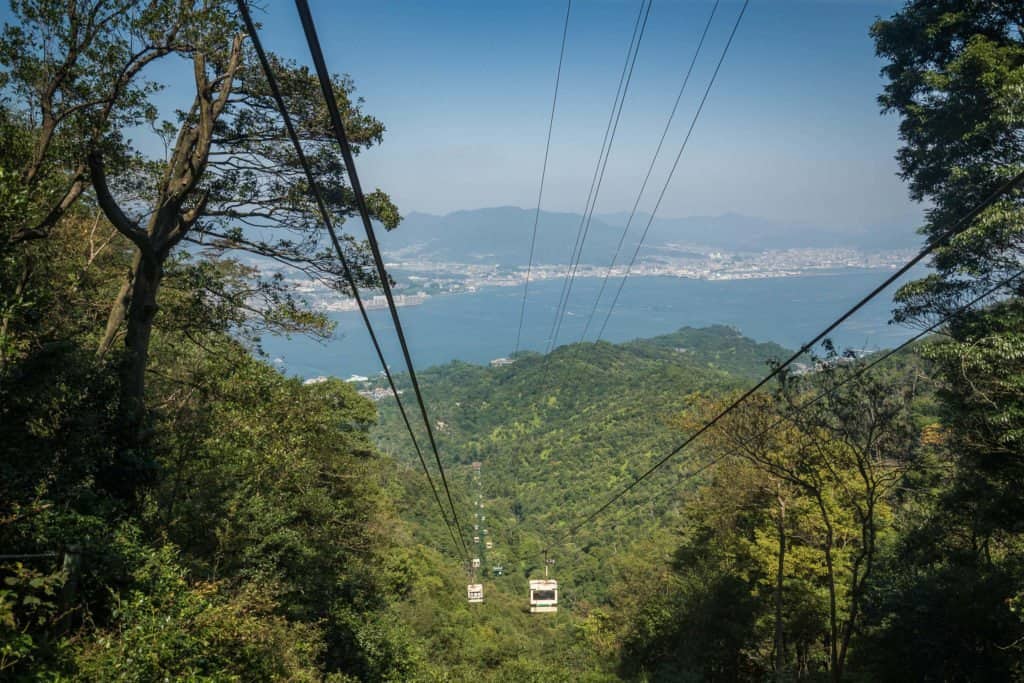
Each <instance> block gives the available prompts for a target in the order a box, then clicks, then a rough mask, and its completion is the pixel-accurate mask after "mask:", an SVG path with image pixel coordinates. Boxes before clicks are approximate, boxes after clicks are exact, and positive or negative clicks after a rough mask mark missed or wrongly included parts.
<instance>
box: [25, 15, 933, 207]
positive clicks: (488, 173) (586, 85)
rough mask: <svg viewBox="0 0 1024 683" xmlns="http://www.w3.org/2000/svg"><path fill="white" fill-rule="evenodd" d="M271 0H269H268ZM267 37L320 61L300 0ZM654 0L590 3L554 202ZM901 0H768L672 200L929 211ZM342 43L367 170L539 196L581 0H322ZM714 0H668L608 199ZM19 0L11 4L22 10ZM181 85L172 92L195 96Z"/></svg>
mask: <svg viewBox="0 0 1024 683" xmlns="http://www.w3.org/2000/svg"><path fill="white" fill-rule="evenodd" d="M257 4H258V3H257ZM263 4H264V5H265V7H266V11H264V12H257V20H258V21H261V22H262V23H263V26H264V28H263V31H262V36H263V40H264V43H265V44H266V46H267V47H268V48H269V49H271V50H274V51H276V52H279V53H281V54H283V55H286V56H289V57H293V58H295V59H298V60H300V61H303V62H307V63H308V61H309V59H308V53H307V51H306V46H305V43H304V41H303V39H302V32H301V28H300V26H299V21H298V17H297V15H296V13H295V9H294V5H293V3H291V2H286V1H284V0H272V1H270V2H265V3H263ZM639 4H640V0H630V1H628V2H627V1H625V0H621V1H620V0H576V1H575V2H574V3H573V8H572V14H571V18H570V24H569V35H568V43H567V47H566V57H565V66H564V69H563V72H562V87H561V91H560V93H559V102H558V110H557V113H556V118H555V127H554V136H553V141H552V149H551V158H550V162H549V167H548V182H547V186H546V189H545V198H544V208H546V209H550V210H557V211H575V212H580V211H582V210H583V206H584V203H585V201H586V193H587V189H588V187H589V183H590V178H591V175H592V173H593V168H594V164H595V161H596V157H597V154H598V151H599V148H600V144H601V138H602V135H603V133H604V127H605V124H606V122H607V120H608V114H609V111H610V108H611V101H612V97H613V95H614V92H615V87H616V84H617V83H618V78H619V74H620V72H621V69H622V64H623V61H624V58H625V52H626V47H627V44H628V42H629V38H630V35H631V33H632V28H633V22H634V19H635V17H636V13H637V9H638V7H639ZM899 4H900V3H895V2H859V1H853V0H850V1H842V0H834V1H827V0H819V1H817V2H809V1H808V2H802V1H796V0H752V1H751V3H750V6H749V8H748V10H747V13H746V16H745V17H744V19H743V23H742V24H741V25H740V29H739V32H738V33H737V36H736V39H735V41H734V43H733V46H732V49H731V50H730V52H729V54H728V56H727V57H726V61H725V64H724V66H723V68H722V71H721V73H720V74H719V77H718V80H717V82H716V84H715V88H714V90H713V91H712V93H711V96H710V99H709V100H708V104H707V105H706V106H705V109H704V112H703V115H702V118H701V120H700V121H699V122H698V124H697V128H696V130H695V132H694V135H693V138H692V139H691V141H690V144H689V146H688V148H687V151H686V154H685V155H684V157H683V161H682V162H681V165H680V168H679V170H678V171H677V173H676V175H675V178H674V180H673V182H672V185H671V187H670V190H669V194H668V196H667V197H666V199H665V201H664V203H663V204H662V207H661V210H660V212H659V215H663V216H666V217H669V216H688V215H701V214H720V213H725V212H729V211H735V212H739V213H745V214H750V215H756V216H762V217H766V218H772V219H781V220H792V221H800V222H810V223H817V224H821V225H825V226H830V227H839V226H845V225H865V224H874V223H890V222H892V221H893V219H902V220H906V221H908V222H913V217H914V215H915V214H916V213H917V208H916V207H915V206H914V205H912V204H911V203H910V202H909V201H908V200H907V199H906V190H905V187H904V186H903V184H902V182H901V181H900V180H899V179H898V178H896V176H895V170H896V167H895V163H894V162H893V154H894V152H895V151H896V148H897V145H898V140H897V137H896V126H897V119H896V118H895V117H894V116H882V115H881V114H880V112H879V109H878V106H877V104H876V100H875V98H876V97H877V95H878V93H879V91H880V89H881V86H882V80H881V77H880V75H879V68H880V67H881V62H880V61H879V60H877V59H876V58H875V56H874V48H873V45H872V42H871V40H870V38H869V36H868V27H869V26H870V24H871V22H872V21H873V20H874V19H875V18H876V17H879V16H888V15H890V14H892V13H893V12H894V11H895V10H896V9H897V8H898V7H899ZM311 5H312V9H313V13H314V16H315V17H316V19H317V21H318V25H319V29H320V34H321V41H322V42H323V44H324V50H325V53H326V58H327V61H328V64H329V66H330V68H331V69H332V70H334V71H338V72H344V73H348V74H350V75H351V76H352V77H353V78H354V79H355V82H356V84H357V87H358V94H359V95H361V96H362V97H364V98H365V100H366V103H365V108H366V111H367V112H369V113H371V114H373V115H375V116H377V117H378V118H380V119H381V120H382V121H384V123H385V124H386V125H387V129H388V130H387V133H386V136H385V140H384V143H383V144H382V145H381V146H380V147H378V148H375V149H373V150H370V151H368V152H366V153H365V154H363V155H362V156H361V157H360V158H359V171H360V175H361V177H362V179H363V184H364V186H367V187H380V188H382V189H384V190H386V191H388V192H390V193H391V195H392V197H393V198H394V199H395V200H396V202H397V203H398V205H399V207H400V209H401V210H402V211H403V212H410V211H426V212H431V213H444V212H448V211H454V210H458V209H467V208H477V207H485V206H497V205H517V206H523V207H533V206H534V205H535V202H536V196H537V188H538V183H539V176H540V169H541V161H542V158H543V146H544V139H545V135H546V133H547V120H548V112H549V109H550V106H551V95H552V91H553V86H554V75H555V67H556V65H557V60H558V49H559V42H560V38H561V31H562V20H563V17H564V12H565V3H564V2H558V1H553V0H552V1H543V2H541V1H537V0H514V1H513V0H510V1H508V2H504V1H503V2H497V1H494V0H486V1H482V0H475V1H472V2H471V1H466V2H451V1H444V0H439V1H436V2H425V1H423V0H399V1H387V2H384V1H381V2H360V3H350V2H336V1H334V0H312V1H311ZM711 5H712V3H711V2H705V1H703V0H701V1H696V0H695V1H692V2H691V1H683V0H655V2H654V7H653V9H652V11H651V16H650V21H649V23H648V26H647V32H646V35H645V36H644V39H643V43H642V45H641V48H640V54H639V58H638V60H637V64H636V71H635V74H634V77H633V82H632V85H631V88H630V91H629V94H628V97H627V100H626V103H625V108H624V110H623V114H622V120H621V122H620V124H619V132H618V137H617V138H616V140H615V146H614V148H613V150H612V155H611V159H610V162H609V165H608V172H607V175H606V177H605V181H604V185H603V189H602V192H601V196H600V198H599V201H598V204H597V212H598V213H610V212H615V211H623V210H628V209H629V207H630V206H631V205H632V203H633V200H634V198H635V197H636V193H637V191H638V190H639V186H640V183H641V181H642V179H643V174H644V172H645V171H646V168H647V165H648V163H649V160H650V157H651V154H652V153H653V151H654V148H655V145H656V144H657V139H658V136H659V135H660V132H661V129H662V127H663V126H664V122H665V119H666V117H667V115H668V112H669V109H670V108H671V105H672V102H673V100H674V98H675V96H676V92H677V90H678V88H679V84H680V83H681V81H682V76H683V73H684V71H685V69H686V66H687V65H688V63H689V60H690V58H691V55H692V53H693V50H694V48H695V46H696V43H697V40H698V38H699V36H700V32H701V30H702V28H703V26H704V23H705V21H706V19H707V16H708V13H709V12H710V10H711ZM739 8H740V4H739V2H734V1H732V0H723V2H722V3H721V5H720V6H719V9H718V12H717V15H716V19H715V23H714V27H713V28H712V31H711V33H710V34H709V37H708V40H707V42H706V43H705V49H704V52H703V53H702V55H701V58H700V61H699V63H698V68H697V71H696V72H695V74H694V76H693V78H692V79H691V82H690V86H689V88H688V90H687V95H685V96H684V103H683V105H682V106H681V107H680V112H679V114H677V117H676V123H675V125H674V127H673V130H672V132H670V134H669V138H668V140H667V142H666V149H665V151H664V152H663V154H662V158H663V162H662V163H660V164H659V165H658V167H657V168H656V170H655V174H654V176H653V178H652V183H651V185H652V187H651V189H649V191H648V195H647V199H645V201H644V202H643V203H642V204H641V210H643V209H645V208H650V206H651V205H652V203H653V201H654V198H655V196H656V192H654V191H652V190H656V189H659V188H660V187H661V184H662V183H663V181H664V177H665V176H664V174H665V172H666V171H667V168H668V165H669V163H670V161H671V158H672V157H674V156H675V152H676V150H677V149H678V145H679V143H680V142H681V140H682V137H683V135H684V134H685V132H686V128H687V126H688V125H689V121H690V118H691V116H692V114H693V112H694V110H695V109H696V106H697V102H698V101H699V97H700V95H701V94H702V92H703V90H704V87H705V85H706V83H707V78H708V77H709V76H710V73H711V70H712V69H713V67H714V63H715V62H716V61H717V59H718V56H719V54H720V52H721V49H722V47H723V45H724V43H725V40H726V37H727V35H728V32H729V30H730V29H731V26H732V23H733V21H734V20H735V17H736V15H737V13H738V11H739ZM5 14H6V12H5ZM183 67H184V65H183V64H181V63H178V64H177V65H174V66H173V67H172V65H170V64H165V65H164V66H162V67H161V73H160V77H161V78H166V77H168V76H169V74H170V73H174V74H175V75H178V74H180V76H181V77H182V78H184V79H185V80H182V81H180V82H181V83H182V85H183V87H182V88H176V87H172V88H170V89H169V91H168V92H166V93H165V94H162V95H161V96H160V97H161V100H162V101H164V102H165V103H167V102H170V101H172V99H174V98H175V96H177V97H181V96H185V97H189V93H188V92H187V91H186V90H185V88H186V87H187V85H188V80H187V79H188V76H189V73H188V71H189V70H188V69H187V68H183Z"/></svg>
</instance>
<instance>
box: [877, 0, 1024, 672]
mask: <svg viewBox="0 0 1024 683" xmlns="http://www.w3.org/2000/svg"><path fill="white" fill-rule="evenodd" d="M1022 26H1024V7H1022V6H1021V4H1020V3H1019V2H1012V1H1008V0H1004V1H999V2H952V1H951V0H944V1H942V2H925V1H923V0H913V1H911V2H907V4H906V5H905V6H904V8H903V9H902V10H901V11H900V12H898V13H896V14H895V15H893V16H892V17H890V18H889V19H886V20H880V21H878V22H877V23H876V24H875V25H874V26H873V27H872V36H873V37H874V39H875V45H876V50H877V53H878V55H879V56H880V57H881V58H883V59H885V60H886V62H887V64H886V66H885V67H884V68H883V70H882V73H883V75H884V76H885V77H886V78H887V79H888V82H887V84H886V86H885V89H884V91H883V93H882V95H881V96H880V98H879V102H880V103H881V105H882V108H883V110H884V111H886V112H893V113H896V114H897V115H899V117H900V119H901V121H900V136H901V139H902V141H903V145H902V146H901V148H900V150H899V152H898V154H897V160H898V161H899V164H900V170H901V175H902V177H903V178H904V179H906V180H907V181H908V182H909V184H910V191H911V197H912V198H914V199H915V200H918V201H927V202H929V203H930V204H931V208H930V209H929V210H928V212H927V219H928V220H927V223H926V224H925V226H924V227H923V228H922V232H923V233H924V234H925V235H926V236H928V237H934V236H936V235H938V234H940V233H941V232H943V231H944V230H946V229H948V226H949V225H950V223H952V221H953V220H955V219H956V218H957V217H959V215H961V214H963V213H966V211H967V210H968V208H969V207H971V206H972V205H973V204H975V203H976V202H978V201H979V200H980V199H981V198H982V197H984V196H985V195H987V194H988V193H989V192H991V191H992V190H993V189H994V188H995V187H996V186H998V185H999V184H1001V183H1002V182H1005V180H1007V179H1008V178H1010V177H1012V176H1014V175H1015V174H1017V173H1019V172H1020V171H1021V169H1022V168H1024V33H1022ZM1022 256H1024V198H1022V194H1021V192H1020V190H1019V188H1018V189H1017V190H1016V191H1014V192H1012V193H1010V194H1009V195H1007V196H1006V197H1004V198H1003V199H1002V200H1000V201H998V202H996V203H995V204H994V205H993V206H991V207H990V208H989V209H987V210H986V211H984V212H983V213H981V214H980V215H979V216H978V217H977V218H976V219H975V220H974V221H972V222H971V223H970V224H969V225H967V226H966V227H965V228H964V229H963V230H962V231H961V232H960V234H958V235H957V236H956V237H954V238H952V239H951V240H949V241H948V243H945V244H942V245H940V246H939V247H938V248H937V249H936V251H935V255H934V258H933V264H932V265H933V267H934V269H935V272H934V274H932V275H930V276H928V277H926V278H923V279H921V280H918V281H916V282H913V283H910V284H908V285H906V286H904V287H903V288H901V289H900V291H899V292H898V293H897V302H898V304H899V308H898V309H897V311H896V318H897V319H898V320H901V321H911V322H917V323H923V322H928V321H933V320H937V319H939V318H942V317H944V316H946V315H949V314H950V313H952V312H955V311H956V309H957V308H958V307H959V306H960V305H961V304H962V302H965V301H967V300H969V299H972V298H974V297H975V296H976V295H977V294H979V293H981V292H983V291H985V290H987V289H989V288H991V287H994V286H997V285H998V284H999V283H1001V282H1003V281H1004V280H1006V279H1007V278H1009V277H1010V276H1012V275H1013V274H1015V273H1017V272H1018V271H1019V270H1020V269H1021V263H1022ZM1022 294H1024V283H1022V279H1021V278H1017V279H1016V280H1012V281H1010V282H1009V283H1008V284H1006V285H1005V286H1003V287H1002V289H1001V291H1000V292H999V298H998V300H997V301H996V302H995V303H989V304H988V305H987V306H986V307H984V308H979V309H976V310H973V311H968V312H962V313H959V314H957V315H955V316H954V317H953V319H952V321H951V322H950V324H949V325H948V326H947V329H946V330H945V332H946V335H945V336H944V337H942V338H941V339H938V340H936V341H935V342H934V343H932V344H929V345H928V346H926V347H925V349H924V354H925V355H926V357H927V358H929V359H930V360H931V361H932V362H933V363H932V367H933V370H934V374H935V376H936V377H937V378H938V379H940V381H941V386H940V389H939V397H940V400H941V408H942V411H941V420H942V428H943V429H942V433H943V435H944V436H943V438H942V440H941V445H942V448H943V450H944V451H945V452H946V453H947V454H948V456H949V458H950V460H951V461H952V462H953V463H954V468H953V472H952V475H951V476H950V477H948V479H947V481H946V482H945V485H944V486H943V487H942V490H941V491H940V495H939V499H938V501H937V504H936V505H935V506H934V507H933V508H932V509H931V510H930V516H929V517H928V518H927V519H924V520H919V521H916V522H915V524H914V525H913V526H912V527H911V528H910V529H909V530H908V535H907V541H906V543H904V544H903V547H902V549H901V553H902V557H903V558H904V560H905V561H906V562H907V563H912V564H913V565H914V568H913V570H912V571H906V572H901V573H897V576H898V577H899V580H898V581H896V582H895V583H896V586H895V587H894V588H893V590H892V593H891V598H890V599H889V601H888V602H887V604H888V605H889V606H890V607H891V608H892V609H894V610H897V611H896V613H895V614H894V615H893V616H892V617H891V618H889V617H887V618H886V619H887V620H888V621H887V622H886V623H887V626H886V627H885V628H884V630H885V631H886V634H887V636H888V637H890V638H891V639H892V640H894V641H896V642H899V641H901V640H903V639H905V638H906V637H907V635H906V634H908V633H911V632H913V633H921V634H925V635H926V637H925V638H923V641H924V642H925V643H926V644H927V645H926V650H925V652H926V654H924V655H923V656H920V657H916V659H920V660H921V664H922V666H925V667H926V669H924V670H927V671H935V670H939V671H943V672H944V673H943V674H941V675H944V676H947V675H951V676H955V675H956V673H955V672H956V671H961V670H964V669H963V667H964V666H965V664H964V663H966V662H972V661H976V660H975V659H974V658H975V657H976V653H978V652H986V653H988V656H986V657H985V658H984V659H985V661H986V662H987V664H986V670H987V671H988V672H990V675H992V676H993V677H1005V676H1006V675H1008V672H1009V671H1010V670H1011V669H1012V667H1013V665H1012V664H1010V663H1008V658H1012V657H1013V656H1017V657H1019V651H1020V649H1019V648H1020V644H1019V642H1016V639H1017V637H1018V636H1019V623H1018V624H1017V627H1016V628H1015V629H1007V625H1008V624H1014V623H1015V622H1018V620H1017V619H1016V616H1015V615H1014V614H1012V613H1011V611H1010V606H1011V605H1012V604H1013V599H1014V597H1015V596H1016V595H1017V594H1018V592H1019V591H1020V590H1021V589H1022V588H1024V579H1022V577H1024V544H1022V540H1024V539H1022V537H1021V528H1022V527H1021V523H1022V520H1024V505H1022V503H1021V497H1020V491H1021V488H1022V487H1024V335H1022V334H1021V330H1022V329H1024V327H1022V321H1024V308H1022V306H1024V304H1022ZM936 529H939V530H941V538H942V543H941V544H940V545H939V547H938V548H927V549H926V548H923V547H921V546H919V545H918V542H916V541H915V539H917V541H920V540H921V539H923V537H924V535H925V534H927V533H928V532H929V530H930V531H933V532H934V531H935V530H936ZM948 586H956V587H957V590H958V592H960V593H961V594H962V595H973V596H975V597H974V598H972V599H973V600H974V604H971V605H968V604H957V601H956V600H951V599H950V597H949V595H948V594H944V593H943V591H946V590H947V588H946V587H948ZM922 596H928V597H927V598H923V597H922ZM979 596H984V597H983V599H984V600H985V602H984V605H985V607H984V608H982V609H975V607H978V606H979V605H978V604H977V599H978V597H979ZM910 600H912V601H914V602H915V603H916V606H915V609H916V614H920V615H922V616H921V618H920V619H915V616H916V615H915V614H903V613H900V612H899V611H898V610H900V609H901V608H900V605H905V604H906V601H910ZM953 612H955V613H956V615H957V616H956V619H957V620H958V624H959V628H960V632H961V633H964V634H969V635H966V636H965V637H962V638H953V639H949V638H947V637H945V636H944V635H943V634H941V633H938V632H936V631H935V629H942V628H945V626H944V625H943V624H942V623H941V622H942V621H945V617H942V616H941V615H948V614H951V613H953ZM1000 633H1002V635H1005V638H1004V637H1001V636H1000V635H999V634H1000ZM1011 636H1012V637H1011ZM1008 653H1012V654H1008ZM906 664H907V663H904V664H901V666H905V665H906ZM968 668H969V667H968ZM922 675H932V674H930V673H928V674H925V673H922Z"/></svg>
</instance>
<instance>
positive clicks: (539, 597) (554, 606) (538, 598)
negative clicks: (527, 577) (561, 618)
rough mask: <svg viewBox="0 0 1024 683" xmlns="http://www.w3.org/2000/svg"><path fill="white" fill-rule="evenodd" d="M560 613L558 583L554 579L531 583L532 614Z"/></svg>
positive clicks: (537, 580)
mask: <svg viewBox="0 0 1024 683" xmlns="http://www.w3.org/2000/svg"><path fill="white" fill-rule="evenodd" d="M557 611H558V582H557V581H555V580H554V579H533V580H531V581H530V612H531V613H533V614H537V613H539V612H557Z"/></svg>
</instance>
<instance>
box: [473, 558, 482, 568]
mask: <svg viewBox="0 0 1024 683" xmlns="http://www.w3.org/2000/svg"><path fill="white" fill-rule="evenodd" d="M472 564H473V569H479V568H480V558H479V557H474V558H473V563H472Z"/></svg>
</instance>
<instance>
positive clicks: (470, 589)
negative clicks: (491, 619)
mask: <svg viewBox="0 0 1024 683" xmlns="http://www.w3.org/2000/svg"><path fill="white" fill-rule="evenodd" d="M466 595H467V596H468V597H469V601H470V602H471V603H481V602H483V601H484V585H483V584H482V583H471V584H469V585H468V586H466Z"/></svg>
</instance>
